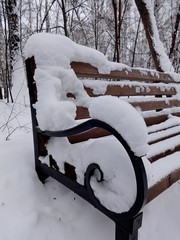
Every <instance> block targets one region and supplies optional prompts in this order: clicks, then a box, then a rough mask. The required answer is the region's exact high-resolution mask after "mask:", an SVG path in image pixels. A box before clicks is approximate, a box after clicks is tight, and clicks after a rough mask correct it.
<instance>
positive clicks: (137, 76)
mask: <svg viewBox="0 0 180 240" xmlns="http://www.w3.org/2000/svg"><path fill="white" fill-rule="evenodd" d="M71 67H72V68H73V70H74V71H75V73H76V75H77V76H78V77H88V78H104V79H116V80H121V79H123V80H138V81H143V82H144V81H147V82H164V83H170V82H171V83H172V82H174V80H173V79H172V78H171V77H170V76H169V75H168V74H164V73H160V72H156V73H157V74H158V75H159V77H157V76H153V75H152V74H151V72H150V71H148V70H147V71H146V74H144V75H143V74H142V73H141V72H140V71H139V70H137V69H132V71H131V72H128V71H127V70H122V71H112V72H111V73H110V74H100V73H99V72H98V70H97V68H96V67H93V66H91V65H90V64H88V63H82V62H72V63H71Z"/></svg>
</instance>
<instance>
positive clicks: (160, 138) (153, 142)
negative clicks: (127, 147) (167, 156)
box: [148, 130, 180, 145]
mask: <svg viewBox="0 0 180 240" xmlns="http://www.w3.org/2000/svg"><path fill="white" fill-rule="evenodd" d="M179 134H180V130H179V131H177V132H176V133H172V134H169V135H165V136H163V135H162V136H161V137H159V138H157V139H153V140H151V141H149V142H148V143H149V144H150V145H151V144H155V143H158V142H161V141H164V140H166V139H168V138H172V137H175V136H178V135H179Z"/></svg>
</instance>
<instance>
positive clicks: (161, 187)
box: [147, 168, 180, 203]
mask: <svg viewBox="0 0 180 240" xmlns="http://www.w3.org/2000/svg"><path fill="white" fill-rule="evenodd" d="M179 179H180V168H179V169H177V170H175V171H174V172H172V173H170V174H169V175H168V176H167V177H165V178H163V179H162V180H161V181H159V182H157V183H156V184H155V185H154V186H152V187H151V188H150V189H149V190H148V196H147V203H149V202H150V201H152V200H153V199H154V198H156V197H157V196H158V195H160V194H161V193H162V192H164V191H165V190H166V189H168V188H169V187H170V186H171V185H172V184H173V183H175V182H177V181H178V180H179Z"/></svg>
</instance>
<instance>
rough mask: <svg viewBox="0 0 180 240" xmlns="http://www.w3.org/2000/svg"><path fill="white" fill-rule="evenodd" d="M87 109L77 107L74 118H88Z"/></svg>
mask: <svg viewBox="0 0 180 240" xmlns="http://www.w3.org/2000/svg"><path fill="white" fill-rule="evenodd" d="M89 117H90V116H89V111H88V109H87V108H84V107H77V112H76V119H85V118H89Z"/></svg>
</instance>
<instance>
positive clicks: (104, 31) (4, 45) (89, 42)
mask: <svg viewBox="0 0 180 240" xmlns="http://www.w3.org/2000/svg"><path fill="white" fill-rule="evenodd" d="M148 6H150V7H149V9H148ZM143 7H147V9H145V8H144V9H143ZM146 10H148V12H147V13H150V12H151V13H153V16H154V20H155V25H156V26H155V27H156V28H157V30H158V37H159V39H160V41H161V42H162V44H163V46H164V50H165V53H166V55H167V56H168V58H169V59H170V62H171V64H172V66H173V68H174V71H175V72H178V73H180V33H179V25H180V24H179V22H180V4H179V0H119V1H118V0H2V1H1V3H0V99H6V100H7V102H13V100H14V99H13V98H14V96H13V95H12V93H11V89H12V75H13V72H14V71H15V70H16V69H15V66H16V62H17V61H19V60H21V59H22V60H23V63H24V52H23V49H24V45H25V43H26V41H27V39H28V38H29V37H30V36H31V35H32V34H34V33H37V32H50V33H56V34H63V35H65V36H67V37H69V38H71V39H72V40H73V41H75V42H76V43H79V44H83V45H85V46H89V47H92V48H95V49H97V50H99V51H101V52H102V53H104V54H105V55H106V56H107V58H108V59H109V60H112V61H116V62H122V63H125V64H127V65H129V66H131V67H142V68H156V69H157V70H160V71H164V69H163V68H160V67H158V65H157V64H156V61H155V59H154V57H153V49H152V47H153V46H152V47H151V44H150V39H149V38H148V33H150V35H151V37H152V39H153V37H154V33H153V31H154V29H152V28H151V24H152V23H153V21H152V19H150V18H149V19H148V18H146V17H147V16H146V15H148V14H146ZM154 38H155V37H154ZM152 41H153V40H152ZM155 58H157V55H156V56H155ZM167 71H168V70H167Z"/></svg>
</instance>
